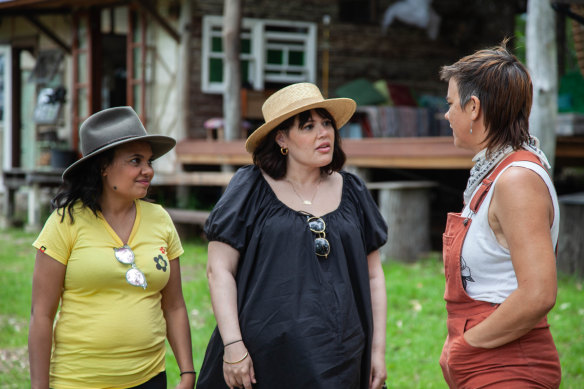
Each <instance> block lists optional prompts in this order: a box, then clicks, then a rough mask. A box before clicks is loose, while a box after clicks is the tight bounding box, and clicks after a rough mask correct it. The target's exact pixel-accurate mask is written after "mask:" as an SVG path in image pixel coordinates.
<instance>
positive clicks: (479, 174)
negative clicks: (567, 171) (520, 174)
mask: <svg viewBox="0 0 584 389" xmlns="http://www.w3.org/2000/svg"><path fill="white" fill-rule="evenodd" d="M523 149H525V150H527V151H529V152H532V153H533V154H535V155H536V156H538V157H539V160H540V161H541V163H542V164H543V165H544V166H545V167H547V168H548V169H550V164H549V162H548V160H547V158H546V156H545V154H544V153H543V151H541V150H540V149H539V140H538V139H537V138H536V137H534V136H531V137H530V138H529V142H527V143H525V144H523ZM512 152H513V148H512V147H511V146H505V147H502V148H500V149H497V150H495V151H493V152H491V153H490V155H489V158H487V149H482V150H481V151H479V152H478V153H477V154H476V155H475V156H474V157H473V159H472V160H473V162H474V163H475V164H474V166H473V167H472V169H470V177H469V178H468V182H467V183H466V189H465V190H464V203H465V204H468V203H470V200H471V198H472V195H473V193H474V191H475V190H476V189H477V187H478V186H479V185H480V183H481V182H482V181H483V179H484V178H485V177H486V176H487V175H488V174H489V173H490V172H491V170H493V168H494V167H495V166H497V165H498V164H499V162H501V161H502V160H503V159H505V157H506V156H508V155H509V154H511V153H512Z"/></svg>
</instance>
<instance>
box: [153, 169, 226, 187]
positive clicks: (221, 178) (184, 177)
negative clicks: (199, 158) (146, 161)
mask: <svg viewBox="0 0 584 389" xmlns="http://www.w3.org/2000/svg"><path fill="white" fill-rule="evenodd" d="M232 177H233V173H230V172H177V173H173V174H164V173H159V174H156V175H155V176H154V178H153V179H152V185H168V186H175V185H185V186H227V184H229V181H230V180H231V178H232Z"/></svg>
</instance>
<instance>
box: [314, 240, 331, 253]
mask: <svg viewBox="0 0 584 389" xmlns="http://www.w3.org/2000/svg"><path fill="white" fill-rule="evenodd" d="M314 246H315V252H316V255H320V256H321V257H325V256H327V255H328V254H329V253H330V251H331V246H330V245H329V242H328V240H326V239H325V238H316V239H315V240H314Z"/></svg>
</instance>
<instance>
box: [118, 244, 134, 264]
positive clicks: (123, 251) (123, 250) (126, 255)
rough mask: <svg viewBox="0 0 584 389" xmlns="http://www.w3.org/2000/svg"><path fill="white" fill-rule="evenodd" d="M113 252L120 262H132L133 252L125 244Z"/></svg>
mask: <svg viewBox="0 0 584 389" xmlns="http://www.w3.org/2000/svg"><path fill="white" fill-rule="evenodd" d="M114 253H115V255H116V258H117V259H118V261H120V262H121V263H125V264H126V265H129V264H131V263H133V262H134V252H132V249H131V248H129V247H127V246H123V247H120V248H117V249H114Z"/></svg>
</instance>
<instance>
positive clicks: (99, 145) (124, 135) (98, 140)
mask: <svg viewBox="0 0 584 389" xmlns="http://www.w3.org/2000/svg"><path fill="white" fill-rule="evenodd" d="M79 139H80V143H81V155H82V158H81V159H80V160H78V161H76V162H74V163H73V164H72V165H70V166H69V167H68V168H67V169H65V171H64V172H63V176H62V177H63V180H65V178H66V177H67V176H68V175H70V174H71V173H72V172H73V171H74V170H77V169H78V168H79V167H81V166H82V165H83V164H84V162H86V161H87V160H88V159H90V158H92V157H94V156H96V155H98V154H99V153H102V152H104V151H106V150H109V149H111V148H113V147H116V146H119V145H121V144H124V143H129V142H134V141H145V142H148V143H150V146H151V147H152V159H153V160H154V159H156V158H158V157H160V156H162V155H164V154H166V153H167V152H169V151H170V150H171V149H172V148H173V147H174V145H175V144H176V140H174V139H173V138H171V137H169V136H164V135H148V133H146V129H145V128H144V126H143V125H142V122H141V121H140V118H139V117H138V115H136V112H134V110H133V109H132V108H131V107H115V108H108V109H104V110H103V111H100V112H97V113H95V114H93V115H91V116H90V117H88V118H87V119H86V120H85V121H84V122H83V124H82V125H81V127H80V129H79Z"/></svg>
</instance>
